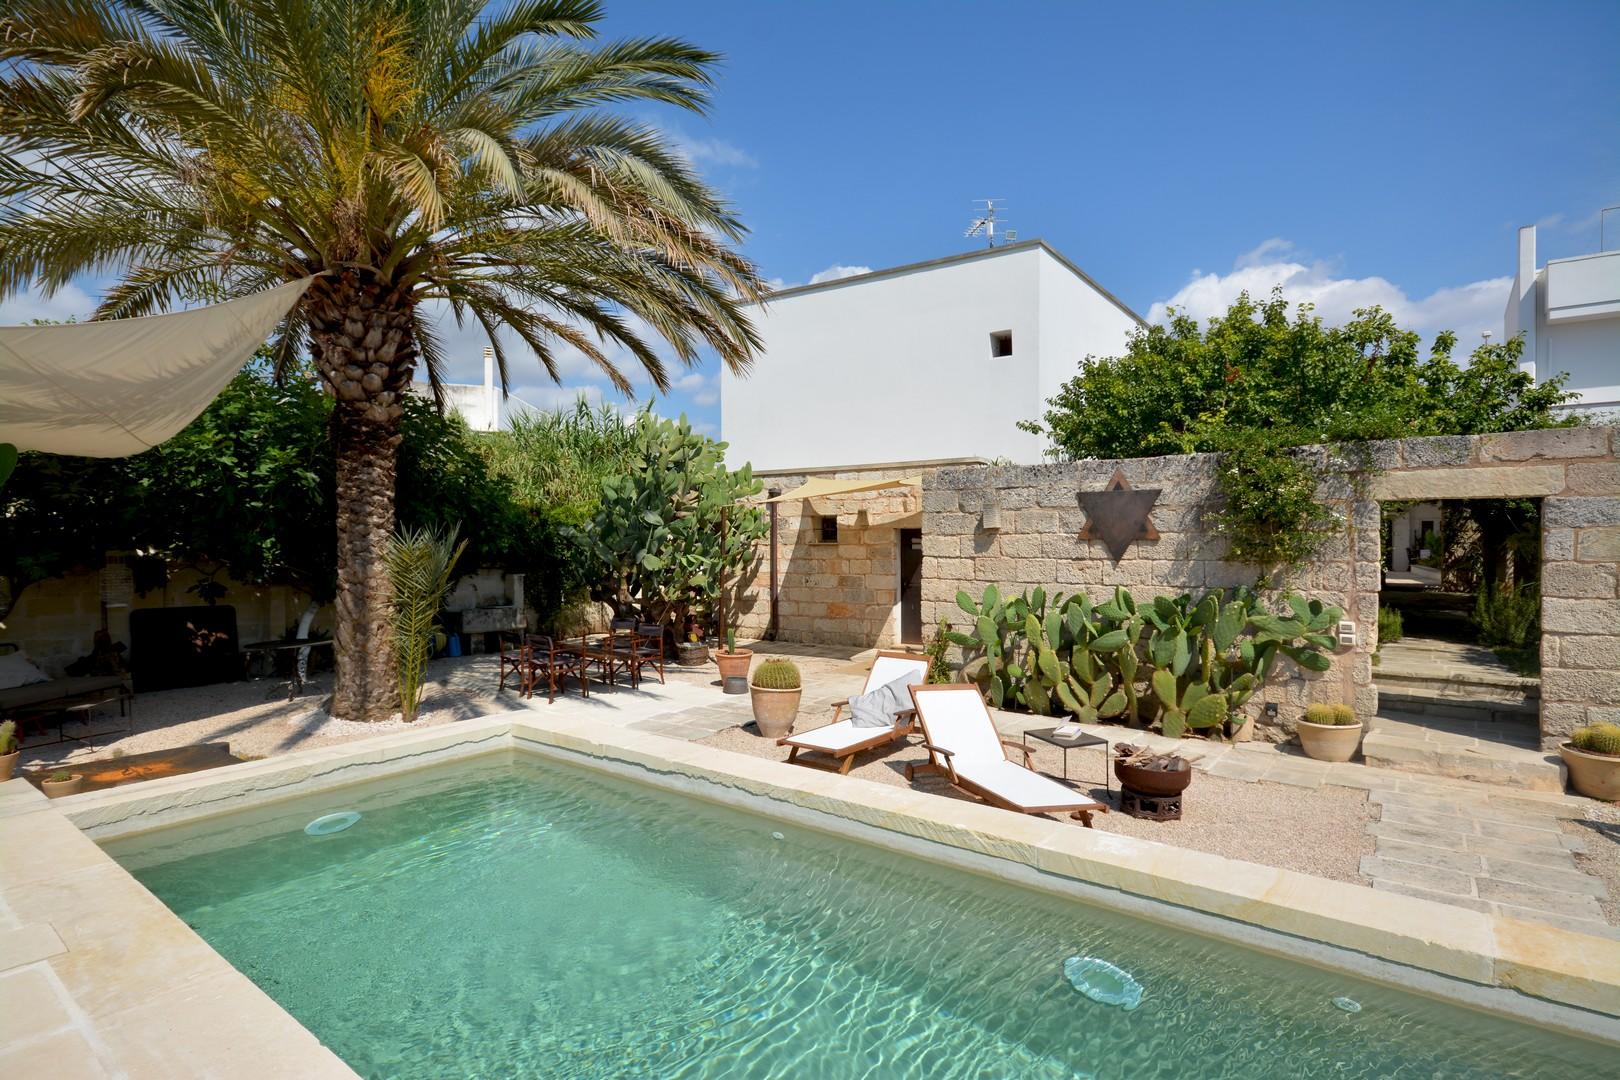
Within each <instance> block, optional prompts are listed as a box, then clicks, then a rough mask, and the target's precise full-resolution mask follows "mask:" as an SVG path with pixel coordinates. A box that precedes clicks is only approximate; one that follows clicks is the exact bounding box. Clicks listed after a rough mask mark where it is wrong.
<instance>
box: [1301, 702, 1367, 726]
mask: <svg viewBox="0 0 1620 1080" xmlns="http://www.w3.org/2000/svg"><path fill="white" fill-rule="evenodd" d="M1338 709H1339V706H1337V705H1307V706H1306V707H1305V722H1306V723H1307V724H1321V725H1323V726H1324V727H1333V726H1335V725H1337V724H1338V723H1339V715H1338V711H1337V710H1338ZM1350 718H1351V721H1352V722H1354V720H1355V714H1354V713H1351V717H1350Z"/></svg>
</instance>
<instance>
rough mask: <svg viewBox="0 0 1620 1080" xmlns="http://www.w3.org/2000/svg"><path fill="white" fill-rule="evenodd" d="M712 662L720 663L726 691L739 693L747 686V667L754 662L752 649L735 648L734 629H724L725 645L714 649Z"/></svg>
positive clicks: (735, 633) (735, 637)
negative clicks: (722, 647)
mask: <svg viewBox="0 0 1620 1080" xmlns="http://www.w3.org/2000/svg"><path fill="white" fill-rule="evenodd" d="M714 662H715V663H716V664H718V665H720V678H721V679H723V680H724V681H725V692H726V693H728V694H740V693H742V692H743V691H744V690H746V689H747V688H748V668H749V666H750V665H751V664H752V663H753V662H754V650H752V649H739V648H737V631H736V630H733V629H731V628H729V627H728V628H727V629H726V647H725V648H724V649H716V650H715V653H714Z"/></svg>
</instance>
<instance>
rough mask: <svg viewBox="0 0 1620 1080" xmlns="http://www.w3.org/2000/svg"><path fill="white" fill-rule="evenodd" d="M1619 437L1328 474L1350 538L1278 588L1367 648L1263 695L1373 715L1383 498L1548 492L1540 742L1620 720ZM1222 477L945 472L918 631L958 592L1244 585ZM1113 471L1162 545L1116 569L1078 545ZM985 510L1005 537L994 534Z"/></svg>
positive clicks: (1141, 545)
mask: <svg viewBox="0 0 1620 1080" xmlns="http://www.w3.org/2000/svg"><path fill="white" fill-rule="evenodd" d="M1617 438H1620V436H1617V433H1616V430H1615V429H1613V428H1603V427H1582V428H1564V429H1557V430H1552V431H1536V432H1519V433H1508V434H1499V435H1483V436H1458V437H1446V438H1431V439H1407V440H1401V441H1398V442H1385V443H1375V444H1372V445H1371V446H1369V447H1368V451H1369V455H1370V459H1371V462H1372V463H1373V465H1374V466H1375V468H1376V470H1377V471H1376V473H1375V474H1374V475H1373V476H1372V478H1371V480H1370V481H1369V483H1368V484H1367V485H1366V490H1364V491H1361V492H1359V493H1358V492H1357V491H1355V490H1353V489H1352V487H1351V485H1350V484H1348V483H1347V482H1344V481H1340V480H1333V481H1328V482H1325V483H1324V484H1323V486H1322V488H1321V490H1319V492H1318V497H1319V498H1320V499H1321V501H1322V503H1323V505H1325V506H1327V507H1329V508H1330V509H1331V510H1333V511H1334V512H1335V513H1336V514H1337V515H1338V516H1339V518H1340V520H1341V521H1342V522H1343V523H1344V529H1343V531H1342V532H1341V533H1340V534H1339V535H1337V536H1335V537H1334V538H1333V539H1332V540H1330V541H1329V543H1328V544H1327V545H1326V546H1325V547H1324V548H1323V550H1322V551H1321V553H1320V554H1319V555H1318V557H1317V558H1316V559H1315V560H1314V561H1313V562H1312V563H1310V564H1309V565H1307V566H1305V567H1303V568H1301V569H1300V570H1299V571H1297V572H1296V573H1294V574H1292V575H1291V576H1290V577H1289V578H1288V579H1287V580H1286V581H1285V582H1283V585H1284V586H1285V587H1287V588H1290V589H1295V590H1298V591H1300V592H1302V593H1305V594H1306V595H1308V596H1311V597H1314V598H1318V599H1321V600H1323V601H1324V602H1326V603H1330V604H1335V605H1338V606H1340V607H1342V608H1344V610H1345V612H1346V615H1347V617H1348V618H1351V619H1354V620H1355V622H1356V624H1357V631H1358V640H1357V643H1356V645H1355V646H1354V647H1352V648H1341V649H1339V650H1337V651H1336V653H1335V654H1334V655H1333V657H1332V660H1333V665H1332V668H1331V670H1329V671H1327V672H1324V673H1321V674H1315V673H1308V672H1302V671H1299V670H1297V669H1293V667H1292V665H1284V667H1285V668H1286V669H1287V670H1285V671H1284V673H1283V677H1282V678H1279V679H1278V680H1277V682H1276V683H1275V684H1274V685H1273V686H1271V687H1269V688H1268V689H1267V690H1266V691H1265V692H1264V693H1263V694H1261V695H1258V696H1257V698H1256V701H1257V702H1258V703H1262V704H1263V703H1264V702H1266V701H1275V702H1277V703H1278V704H1279V706H1281V707H1283V708H1282V711H1283V712H1284V713H1285V714H1287V713H1293V714H1295V715H1297V709H1298V707H1301V706H1303V705H1305V704H1307V703H1309V702H1311V701H1344V702H1348V703H1351V704H1353V705H1354V706H1355V707H1356V709H1357V711H1358V712H1360V713H1362V714H1363V715H1371V714H1372V713H1373V712H1374V711H1376V709H1377V691H1376V689H1375V687H1374V685H1373V675H1374V671H1373V665H1372V653H1373V652H1374V650H1375V649H1376V648H1377V639H1376V635H1377V614H1378V593H1379V589H1380V586H1381V584H1382V572H1381V550H1380V545H1379V501H1380V500H1419V499H1460V498H1540V499H1541V500H1542V529H1543V536H1542V578H1543V590H1542V596H1543V599H1542V628H1543V635H1544V637H1543V643H1542V717H1541V727H1542V736H1543V741H1544V742H1545V743H1546V744H1547V745H1548V746H1553V745H1556V744H1557V743H1558V742H1560V741H1562V739H1563V738H1564V737H1566V736H1567V734H1568V732H1569V731H1570V730H1572V729H1573V728H1575V727H1577V726H1579V725H1580V724H1583V723H1589V722H1592V721H1594V720H1599V719H1620V591H1617V590H1620V458H1617V455H1620V445H1617V441H1616V440H1617ZM1311 452H1314V453H1321V451H1311ZM1216 468H1217V459H1216V458H1214V457H1213V456H1211V455H1189V456H1182V457H1165V458H1137V459H1130V460H1121V461H1082V462H1075V463H1067V464H1059V465H1038V466H1012V467H992V466H974V467H966V468H955V469H941V470H939V471H938V472H937V473H935V474H933V475H931V476H930V477H929V478H928V481H927V483H925V485H924V493H923V526H922V527H923V552H924V560H923V620H924V623H925V625H929V626H931V625H933V624H934V623H935V622H936V621H937V620H939V619H940V618H944V619H946V620H955V621H961V619H962V618H963V616H962V615H961V613H960V612H959V610H958V609H957V607H956V604H955V596H956V593H957V590H959V589H965V590H966V591H968V592H969V593H971V594H973V595H975V596H977V595H978V594H979V593H981V592H982V591H983V589H984V586H985V585H986V584H988V583H994V584H996V585H997V586H998V587H1002V588H1011V589H1013V590H1021V589H1024V588H1029V587H1033V586H1036V585H1039V586H1042V587H1043V588H1045V589H1046V590H1047V591H1048V592H1051V591H1052V590H1054V589H1057V590H1062V591H1064V592H1075V591H1077V590H1084V591H1085V592H1087V593H1089V594H1090V595H1092V597H1093V598H1094V599H1101V598H1104V597H1106V596H1109V595H1112V593H1113V590H1114V588H1115V586H1124V587H1126V588H1127V589H1129V590H1130V591H1131V592H1132V593H1133V594H1135V595H1137V596H1138V597H1146V596H1153V595H1157V594H1176V593H1181V592H1187V591H1191V592H1198V591H1200V590H1203V589H1207V588H1219V587H1225V586H1231V585H1239V584H1247V583H1251V582H1252V581H1253V579H1254V576H1255V575H1254V572H1253V570H1251V569H1249V568H1246V567H1242V566H1237V565H1234V564H1232V563H1229V562H1226V561H1225V560H1224V559H1223V558H1222V556H1223V555H1224V553H1225V547H1224V543H1223V541H1222V540H1221V539H1220V538H1219V537H1217V536H1214V535H1213V533H1212V531H1211V529H1210V522H1209V520H1208V515H1209V514H1210V512H1211V511H1212V510H1213V509H1214V508H1215V506H1216V505H1218V503H1217V500H1218V495H1217V491H1216V474H1215V469H1216ZM1116 470H1118V471H1119V472H1121V473H1123V474H1124V476H1125V478H1126V479H1127V481H1128V482H1129V483H1130V484H1131V486H1132V487H1135V488H1158V489H1159V490H1160V492H1161V494H1160V496H1159V500H1158V503H1157V504H1156V505H1155V507H1154V510H1153V514H1152V522H1153V524H1154V526H1155V527H1156V529H1157V530H1158V532H1159V538H1158V539H1157V540H1153V541H1138V542H1136V543H1135V544H1133V545H1132V546H1131V548H1130V549H1129V550H1128V551H1127V552H1126V554H1125V556H1124V558H1123V559H1121V560H1120V561H1119V562H1118V563H1115V562H1114V561H1113V559H1112V558H1111V557H1110V556H1109V555H1108V553H1107V551H1106V550H1104V548H1103V546H1102V544H1101V543H1099V542H1097V541H1086V540H1081V539H1079V532H1080V530H1081V528H1082V527H1083V526H1084V524H1085V521H1086V516H1085V513H1084V512H1083V511H1082V510H1081V509H1080V505H1079V499H1078V493H1079V492H1081V491H1101V490H1102V489H1103V488H1104V487H1105V486H1106V485H1107V484H1108V481H1109V479H1110V478H1111V477H1112V476H1113V475H1114V473H1115V471H1116ZM992 503H993V504H994V505H995V506H997V507H998V508H999V517H1000V528H998V529H986V528H984V511H985V508H986V507H987V506H988V505H990V504H992ZM1288 719H1289V716H1287V715H1285V716H1284V720H1285V722H1286V721H1287V720H1288Z"/></svg>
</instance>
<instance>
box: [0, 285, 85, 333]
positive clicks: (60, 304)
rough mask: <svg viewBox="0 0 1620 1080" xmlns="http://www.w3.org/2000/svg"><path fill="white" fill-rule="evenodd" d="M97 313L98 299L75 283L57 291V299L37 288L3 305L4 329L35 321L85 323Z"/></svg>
mask: <svg viewBox="0 0 1620 1080" xmlns="http://www.w3.org/2000/svg"><path fill="white" fill-rule="evenodd" d="M95 310H96V299H95V297H93V296H91V295H90V294H89V293H87V292H85V291H84V290H83V289H81V288H80V287H79V286H78V285H76V284H73V283H72V282H69V283H68V284H66V285H64V286H62V287H61V288H60V289H57V290H56V293H55V295H53V296H46V295H45V294H44V293H43V292H41V291H40V288H39V286H37V285H34V286H30V287H29V288H28V289H27V290H26V291H24V292H19V293H15V294H13V295H12V296H11V297H10V298H8V299H7V300H6V301H5V302H4V303H0V326H26V325H27V324H28V323H31V322H33V321H34V320H35V319H48V320H50V321H51V322H66V321H68V320H69V319H77V320H78V321H79V322H84V321H85V320H87V319H89V318H90V315H91V313H93V312H94V311H95Z"/></svg>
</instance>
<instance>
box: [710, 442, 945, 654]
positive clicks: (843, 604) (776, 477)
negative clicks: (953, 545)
mask: <svg viewBox="0 0 1620 1080" xmlns="http://www.w3.org/2000/svg"><path fill="white" fill-rule="evenodd" d="M916 474H917V470H915V469H913V470H905V469H887V470H883V469H877V470H851V471H847V472H839V473H835V474H828V473H818V474H817V475H818V476H821V477H826V476H828V475H832V476H834V477H835V478H837V479H847V480H886V479H893V478H898V477H901V476H911V475H916ZM760 479H762V480H763V481H764V482H765V484H766V487H767V489H770V488H777V489H780V490H782V491H792V490H793V489H794V488H796V487H799V486H800V485H801V484H803V483H804V482H805V481H806V480H807V479H809V477H808V476H806V475H804V474H789V473H772V474H764V475H762V476H761V477H760ZM764 498H765V495H764V494H763V493H762V494H761V495H760V496H759V498H758V499H757V500H755V501H756V502H758V501H762V500H763V499H764ZM776 507H777V560H778V568H777V573H778V578H777V582H778V586H777V588H778V597H779V604H778V625H777V634H776V637H777V640H779V641H793V642H810V643H819V644H827V645H856V646H860V647H863V648H864V647H867V646H871V645H878V644H884V645H887V644H893V643H895V642H897V641H898V640H899V636H900V625H899V608H898V606H897V600H898V589H899V564H898V558H899V544H898V540H899V536H898V530H899V529H902V528H919V527H921V525H922V515H921V513H920V512H919V511H920V506H919V497H918V493H917V490H916V489H915V488H889V489H885V490H881V491H863V492H852V493H850V494H846V495H833V496H828V497H825V498H818V499H813V500H790V501H788V502H782V503H777V504H776ZM829 514H830V515H833V516H836V517H837V519H838V542H837V543H836V544H824V543H821V542H820V537H819V533H818V530H817V527H816V522H817V518H818V517H821V516H824V515H829ZM768 545H769V541H768V540H767V541H765V542H763V543H761V544H760V545H759V562H758V565H757V567H756V569H755V572H754V574H753V575H752V576H751V578H750V579H749V580H747V581H746V582H744V583H742V587H741V589H740V590H739V595H738V598H737V601H736V604H737V616H738V626H739V628H738V636H739V637H760V636H763V635H764V634H765V632H766V629H767V627H768V625H769V622H770V599H769V592H768V589H769V585H768V581H769V574H770V561H769V557H770V556H769V546H768ZM924 572H925V573H926V569H925V571H924ZM925 625H926V624H925Z"/></svg>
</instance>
